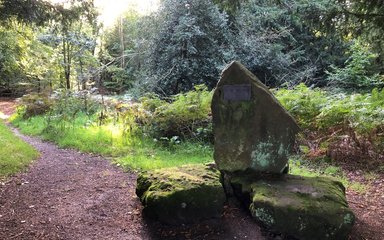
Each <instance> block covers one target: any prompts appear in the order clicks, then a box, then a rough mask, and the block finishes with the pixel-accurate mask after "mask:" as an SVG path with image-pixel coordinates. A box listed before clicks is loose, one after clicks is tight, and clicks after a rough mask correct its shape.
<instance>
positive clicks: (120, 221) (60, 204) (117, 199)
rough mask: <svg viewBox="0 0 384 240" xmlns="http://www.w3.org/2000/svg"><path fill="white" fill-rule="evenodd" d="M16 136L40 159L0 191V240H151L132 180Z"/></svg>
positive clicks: (92, 158)
mask: <svg viewBox="0 0 384 240" xmlns="http://www.w3.org/2000/svg"><path fill="white" fill-rule="evenodd" d="M14 132H15V134H16V135H18V136H19V137H21V138H22V139H23V140H25V141H26V142H28V143H29V144H31V145H32V146H33V147H35V148H36V149H37V150H38V151H39V152H40V153H41V156H40V158H39V159H38V160H36V161H35V162H34V163H33V164H32V166H31V167H30V168H29V170H28V171H27V172H26V173H22V174H19V175H17V176H15V177H13V178H11V179H10V180H9V181H8V182H7V183H5V184H4V183H3V184H2V185H3V186H1V187H0V229H1V231H0V239H147V238H149V237H148V236H147V235H146V233H145V232H146V231H143V228H144V227H145V223H144V221H143V219H142V217H141V205H140V203H139V201H138V199H137V198H136V195H135V183H136V176H135V174H133V173H124V172H123V171H122V170H121V169H119V168H117V167H115V166H112V165H111V164H110V163H109V162H108V161H107V160H105V159H103V158H102V157H100V156H96V155H91V154H84V153H80V152H78V151H75V150H71V149H60V148H58V147H57V146H55V145H54V144H52V143H47V142H43V141H41V140H39V139H38V138H34V137H27V136H23V135H21V134H20V133H18V131H17V130H15V129H14Z"/></svg>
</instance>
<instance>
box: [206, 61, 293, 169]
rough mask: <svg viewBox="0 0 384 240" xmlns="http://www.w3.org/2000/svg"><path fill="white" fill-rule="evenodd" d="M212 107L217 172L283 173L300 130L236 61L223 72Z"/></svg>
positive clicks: (259, 83) (278, 104) (257, 81)
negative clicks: (248, 170) (247, 170)
mask: <svg viewBox="0 0 384 240" xmlns="http://www.w3.org/2000/svg"><path fill="white" fill-rule="evenodd" d="M211 108H212V118H213V129H214V137H215V152H214V159H215V162H216V164H217V166H218V168H219V169H220V170H224V171H229V172H235V171H243V170H246V169H252V170H255V171H259V172H270V173H281V172H282V171H283V170H284V168H285V166H286V164H287V161H288V155H289V154H290V152H291V150H292V148H293V145H294V142H295V135H296V133H298V131H299V127H298V126H297V124H296V122H295V120H294V119H293V118H292V116H291V115H290V114H289V113H288V112H287V111H286V110H285V109H284V108H283V107H282V106H281V105H280V103H279V102H278V100H277V99H276V98H275V97H274V96H273V95H272V94H271V92H270V91H269V90H268V88H267V87H266V86H265V85H264V84H263V83H261V82H260V80H259V79H257V77H256V76H255V75H253V74H252V73H251V72H250V71H248V70H247V69H246V68H245V67H244V66H243V65H241V64H240V63H239V62H236V61H235V62H232V63H231V64H229V65H228V66H227V67H226V68H225V69H224V71H223V73H222V75H221V79H220V81H219V82H218V84H217V87H216V90H215V92H214V95H213V99H212V105H211Z"/></svg>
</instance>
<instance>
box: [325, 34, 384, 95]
mask: <svg viewBox="0 0 384 240" xmlns="http://www.w3.org/2000/svg"><path fill="white" fill-rule="evenodd" d="M350 52H351V56H350V57H349V58H348V59H347V61H346V62H345V67H344V68H340V67H335V66H331V67H332V72H328V74H329V75H328V78H327V80H328V81H329V83H328V84H329V85H330V86H338V87H343V88H347V89H353V90H364V89H372V88H375V87H380V86H384V79H382V78H383V77H381V78H380V76H379V74H378V71H377V69H378V68H377V65H375V60H376V59H377V57H378V55H377V54H374V53H373V52H371V50H370V48H369V46H368V45H364V44H362V43H361V41H355V42H354V44H353V45H351V47H350ZM375 72H376V74H375Z"/></svg>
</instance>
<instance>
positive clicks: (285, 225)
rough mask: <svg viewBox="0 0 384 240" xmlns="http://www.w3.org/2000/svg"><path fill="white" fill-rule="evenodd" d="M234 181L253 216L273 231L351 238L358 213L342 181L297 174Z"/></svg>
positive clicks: (244, 177) (295, 235)
mask: <svg viewBox="0 0 384 240" xmlns="http://www.w3.org/2000/svg"><path fill="white" fill-rule="evenodd" d="M231 181H232V185H233V188H234V190H235V194H237V195H238V196H240V197H241V198H242V199H243V201H244V202H245V203H246V204H248V206H250V207H249V209H250V211H251V214H252V216H253V217H254V218H255V219H256V220H257V221H258V222H259V223H261V224H262V225H263V226H264V227H266V228H267V229H269V230H270V231H273V232H278V233H282V234H285V235H287V236H292V237H295V238H298V239H311V240H312V239H348V235H349V233H350V231H351V229H352V226H353V223H354V219H355V217H354V214H353V212H352V211H351V210H350V209H349V208H348V203H347V201H346V198H345V188H344V187H343V185H342V184H341V183H340V182H338V181H334V180H332V179H329V178H324V177H314V178H310V177H301V176H293V175H285V176H281V177H279V178H274V179H267V180H262V179H255V178H252V177H250V176H236V177H233V178H232V180H231Z"/></svg>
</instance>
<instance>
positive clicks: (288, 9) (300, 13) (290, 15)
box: [234, 0, 344, 86]
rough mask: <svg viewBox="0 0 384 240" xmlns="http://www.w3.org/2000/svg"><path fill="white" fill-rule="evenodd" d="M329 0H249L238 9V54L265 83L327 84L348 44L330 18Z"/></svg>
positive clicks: (331, 10) (332, 9) (331, 5)
mask: <svg viewBox="0 0 384 240" xmlns="http://www.w3.org/2000/svg"><path fill="white" fill-rule="evenodd" d="M335 8H337V6H335V5H334V4H331V3H330V2H329V1H327V0H325V1H300V0H287V1H264V0H249V1H245V2H244V3H242V4H241V8H240V10H239V11H238V13H237V14H236V20H235V24H236V28H237V32H235V33H234V34H235V36H234V38H235V41H236V53H237V55H238V57H239V58H240V60H241V61H242V62H243V64H245V65H246V66H247V67H248V68H249V69H250V70H251V71H252V72H253V73H255V74H256V75H257V76H258V77H259V78H260V79H261V80H262V81H263V82H264V83H266V84H268V85H272V86H279V85H282V84H285V85H288V86H294V85H297V84H298V83H301V82H305V83H307V84H308V83H310V84H321V82H320V80H321V79H322V77H323V75H324V70H325V69H326V68H327V67H328V66H329V65H330V64H335V65H339V64H340V63H342V62H343V61H344V52H343V50H344V43H343V42H342V39H341V38H340V36H339V35H337V34H336V31H335V28H334V27H332V26H328V27H327V28H326V27H324V26H323V25H322V24H324V20H325V19H324V18H325V17H326V16H328V14H330V13H331V12H333V11H335Z"/></svg>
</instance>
